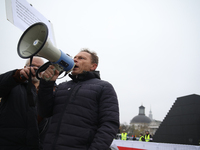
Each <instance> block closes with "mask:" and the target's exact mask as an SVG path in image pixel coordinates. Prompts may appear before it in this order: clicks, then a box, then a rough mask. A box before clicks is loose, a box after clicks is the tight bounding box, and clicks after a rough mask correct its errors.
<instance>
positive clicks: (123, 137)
mask: <svg viewBox="0 0 200 150" xmlns="http://www.w3.org/2000/svg"><path fill="white" fill-rule="evenodd" d="M121 140H124V141H126V140H127V133H126V130H125V129H123V132H122V134H121Z"/></svg>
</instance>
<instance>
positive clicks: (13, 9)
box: [5, 0, 56, 46]
mask: <svg viewBox="0 0 200 150" xmlns="http://www.w3.org/2000/svg"><path fill="white" fill-rule="evenodd" d="M5 3H6V16H7V19H8V21H10V22H11V23H12V24H14V25H15V26H16V27H18V28H19V29H21V30H22V31H25V30H26V29H27V28H28V27H30V26H31V25H32V24H34V23H37V22H43V23H45V24H46V25H47V27H48V29H49V39H50V40H51V42H52V44H53V45H54V46H56V42H55V38H54V32H53V27H52V24H51V22H50V21H49V20H47V19H46V18H45V17H44V16H43V15H42V14H40V13H39V12H38V11H37V10H36V9H35V8H34V7H33V6H32V5H31V4H29V3H28V2H27V1H26V0H5Z"/></svg>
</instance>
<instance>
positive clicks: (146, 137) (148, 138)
mask: <svg viewBox="0 0 200 150" xmlns="http://www.w3.org/2000/svg"><path fill="white" fill-rule="evenodd" d="M145 133H146V134H145V137H144V138H145V141H146V142H152V141H153V138H152V136H151V135H150V134H149V131H145Z"/></svg>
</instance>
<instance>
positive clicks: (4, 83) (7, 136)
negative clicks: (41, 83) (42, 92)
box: [0, 70, 39, 150]
mask: <svg viewBox="0 0 200 150" xmlns="http://www.w3.org/2000/svg"><path fill="white" fill-rule="evenodd" d="M15 71H16V70H14V71H10V72H8V73H5V74H2V75H0V97H2V102H1V104H0V150H18V149H20V150H36V149H39V135H38V126H37V116H36V108H35V107H30V106H29V104H28V100H27V92H26V86H27V84H26V83H24V84H19V83H17V82H16V81H15V80H14V78H13V76H12V75H13V74H14V73H15ZM32 93H33V96H34V99H35V97H36V88H35V86H34V85H33V84H32Z"/></svg>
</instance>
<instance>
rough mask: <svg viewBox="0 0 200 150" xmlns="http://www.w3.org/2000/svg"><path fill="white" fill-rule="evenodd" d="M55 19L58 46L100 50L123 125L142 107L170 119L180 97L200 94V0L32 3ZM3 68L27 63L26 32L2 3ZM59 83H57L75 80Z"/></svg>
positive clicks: (102, 70)
mask: <svg viewBox="0 0 200 150" xmlns="http://www.w3.org/2000/svg"><path fill="white" fill-rule="evenodd" d="M27 1H28V2H29V3H31V4H32V5H33V7H34V8H35V9H37V10H38V11H39V12H40V13H41V14H43V15H44V16H45V17H46V18H47V19H48V20H50V21H51V23H52V24H53V27H54V34H55V39H56V43H57V48H59V49H61V50H62V51H63V52H65V53H68V54H70V55H72V56H74V55H76V54H77V53H78V52H79V51H80V49H81V48H89V49H90V50H93V51H96V52H97V54H98V56H99V58H100V62H99V66H98V68H97V70H99V71H100V75H101V79H102V80H106V81H108V82H110V83H111V84H112V85H113V86H114V88H115V90H116V93H117V95H118V100H119V109H120V122H121V123H127V124H129V123H130V121H131V119H132V118H133V117H135V116H136V115H138V113H139V106H141V105H143V106H144V107H145V114H146V115H147V116H148V115H149V111H150V108H151V110H152V113H153V119H156V120H160V121H162V120H163V119H164V117H165V116H166V115H167V113H168V112H169V110H170V108H171V107H172V105H173V103H174V102H175V100H176V99H177V97H182V96H186V95H190V94H198V95H200V67H199V65H200V0H101V1H97V0H84V1H83V0H57V1H55V0H27ZM0 33H1V36H0V39H1V40H0V45H1V55H0V64H1V67H0V73H4V72H7V71H9V70H12V69H16V68H22V67H23V66H24V64H25V61H26V60H25V59H22V58H20V57H19V56H18V54H17V43H18V41H19V38H20V37H21V35H22V33H23V32H22V31H21V30H20V29H18V28H17V27H15V26H14V25H13V24H11V23H10V22H9V21H7V19H6V11H5V0H1V1H0ZM69 79H70V78H69V77H65V78H64V79H60V80H57V83H58V84H59V83H60V82H63V81H64V80H69Z"/></svg>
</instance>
